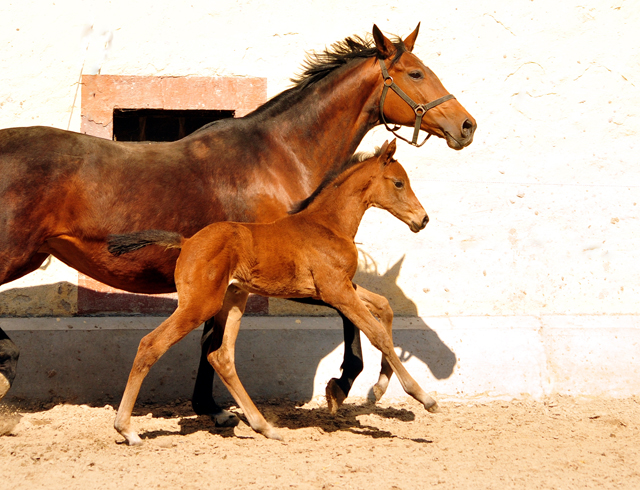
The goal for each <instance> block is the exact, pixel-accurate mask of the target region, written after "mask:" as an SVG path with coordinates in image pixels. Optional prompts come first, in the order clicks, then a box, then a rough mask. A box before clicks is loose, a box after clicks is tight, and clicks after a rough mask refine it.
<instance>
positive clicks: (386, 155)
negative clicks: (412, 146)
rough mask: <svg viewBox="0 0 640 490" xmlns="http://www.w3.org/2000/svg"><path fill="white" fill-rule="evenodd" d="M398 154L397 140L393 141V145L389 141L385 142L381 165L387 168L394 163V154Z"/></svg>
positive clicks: (381, 150)
mask: <svg viewBox="0 0 640 490" xmlns="http://www.w3.org/2000/svg"><path fill="white" fill-rule="evenodd" d="M395 152H396V139H395V138H394V139H392V140H391V143H389V142H388V141H385V142H384V145H382V148H380V157H379V160H380V164H381V165H382V166H383V167H386V166H387V165H389V164H390V163H391V162H392V161H393V154H394V153H395Z"/></svg>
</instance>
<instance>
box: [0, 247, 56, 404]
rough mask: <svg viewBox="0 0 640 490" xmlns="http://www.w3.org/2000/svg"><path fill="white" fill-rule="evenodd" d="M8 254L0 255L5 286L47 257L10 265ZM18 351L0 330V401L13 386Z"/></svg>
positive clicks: (0, 280) (34, 267) (28, 271)
mask: <svg viewBox="0 0 640 490" xmlns="http://www.w3.org/2000/svg"><path fill="white" fill-rule="evenodd" d="M8 256H9V252H6V253H4V254H2V255H0V284H5V283H8V282H11V281H13V280H15V279H18V278H20V277H22V276H25V275H27V274H29V273H30V272H33V271H35V270H36V269H37V268H38V267H40V266H41V265H42V263H43V262H44V261H45V260H46V258H47V257H48V256H49V255H48V254H34V255H33V256H32V257H30V258H28V259H27V260H26V261H22V262H20V263H17V264H16V263H15V261H14V262H13V263H10V261H9V259H7V258H6V257H8ZM19 357H20V349H18V346H17V345H16V344H14V343H13V341H12V340H11V339H10V338H9V336H8V335H7V334H6V333H5V332H4V330H2V329H1V328H0V399H2V398H3V397H4V396H5V395H6V394H7V391H9V388H11V385H13V380H14V379H15V377H16V369H17V367H18V358H19Z"/></svg>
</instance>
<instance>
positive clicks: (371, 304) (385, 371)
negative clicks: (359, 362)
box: [354, 284, 393, 401]
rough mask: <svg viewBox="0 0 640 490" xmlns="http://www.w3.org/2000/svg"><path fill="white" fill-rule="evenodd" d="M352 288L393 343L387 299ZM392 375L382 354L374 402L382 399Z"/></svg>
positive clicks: (390, 314) (358, 288)
mask: <svg viewBox="0 0 640 490" xmlns="http://www.w3.org/2000/svg"><path fill="white" fill-rule="evenodd" d="M354 287H355V288H356V293H358V297H359V298H360V299H361V300H362V302H363V303H364V304H365V306H366V307H367V309H368V310H369V311H370V312H371V313H372V314H373V315H374V316H376V317H377V318H378V319H379V320H380V323H381V324H382V326H383V327H384V329H385V330H386V332H387V334H388V335H389V338H390V339H391V341H392V342H393V310H392V309H391V306H390V305H389V301H388V300H387V298H385V297H384V296H381V295H379V294H376V293H372V292H371V291H368V290H366V289H365V288H363V287H362V286H359V285H357V284H354ZM392 375H393V369H392V368H391V364H389V361H388V360H387V357H386V356H385V355H384V354H383V355H382V362H381V367H380V377H379V378H378V382H377V383H376V384H375V385H374V386H373V394H374V396H375V397H376V401H379V400H380V398H382V395H384V394H385V392H386V391H387V387H388V386H389V380H390V379H391V376H392Z"/></svg>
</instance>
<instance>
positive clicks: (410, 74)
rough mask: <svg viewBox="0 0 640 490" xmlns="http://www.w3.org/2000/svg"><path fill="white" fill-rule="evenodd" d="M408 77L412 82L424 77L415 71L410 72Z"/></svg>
mask: <svg viewBox="0 0 640 490" xmlns="http://www.w3.org/2000/svg"><path fill="white" fill-rule="evenodd" d="M409 76H410V77H411V78H413V79H414V80H421V79H422V78H424V75H423V74H422V72H421V71H417V70H416V71H412V72H410V73H409Z"/></svg>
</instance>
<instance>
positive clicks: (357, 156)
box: [288, 148, 381, 214]
mask: <svg viewBox="0 0 640 490" xmlns="http://www.w3.org/2000/svg"><path fill="white" fill-rule="evenodd" d="M380 151H381V149H380V148H376V149H375V151H374V152H373V153H369V152H358V153H354V154H353V156H352V157H351V158H349V159H348V160H347V161H346V162H344V163H343V164H342V166H341V167H340V168H339V169H337V170H334V171H333V172H329V173H328V174H327V175H325V177H324V179H323V180H322V182H320V185H318V187H316V190H315V191H313V192H312V193H311V195H310V196H309V197H307V198H306V199H303V200H302V201H298V202H297V203H295V204H294V205H293V206H292V207H291V209H290V210H289V211H288V213H289V214H297V213H299V212H300V211H304V210H305V209H307V208H308V207H309V205H310V204H311V203H312V202H313V201H315V200H316V198H317V197H318V196H319V195H320V194H321V193H322V191H323V190H324V189H326V188H327V187H328V186H329V184H331V183H332V182H334V181H336V184H335V185H336V187H337V186H338V185H340V184H341V183H342V180H340V181H338V177H340V176H341V175H342V174H343V173H344V172H345V171H347V170H348V169H350V168H351V167H353V166H355V165H357V164H358V163H362V162H364V161H365V160H368V159H369V158H373V157H377V156H380Z"/></svg>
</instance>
